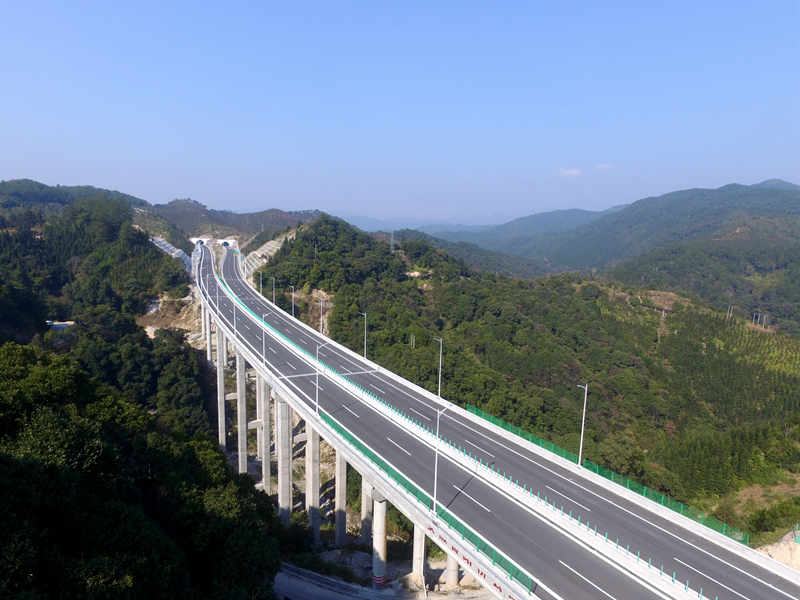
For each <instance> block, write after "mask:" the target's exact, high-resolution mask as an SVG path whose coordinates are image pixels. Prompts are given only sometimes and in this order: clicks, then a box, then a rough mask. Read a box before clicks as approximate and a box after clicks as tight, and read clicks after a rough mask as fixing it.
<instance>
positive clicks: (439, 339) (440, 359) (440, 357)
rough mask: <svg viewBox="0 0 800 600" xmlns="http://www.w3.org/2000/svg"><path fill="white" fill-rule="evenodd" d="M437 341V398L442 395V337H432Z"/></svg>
mask: <svg viewBox="0 0 800 600" xmlns="http://www.w3.org/2000/svg"><path fill="white" fill-rule="evenodd" d="M433 339H435V340H436V341H437V342H439V398H441V397H442V345H443V342H442V338H433Z"/></svg>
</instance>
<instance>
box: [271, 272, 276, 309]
mask: <svg viewBox="0 0 800 600" xmlns="http://www.w3.org/2000/svg"><path fill="white" fill-rule="evenodd" d="M270 279H272V303H273V304H275V278H274V277H270Z"/></svg>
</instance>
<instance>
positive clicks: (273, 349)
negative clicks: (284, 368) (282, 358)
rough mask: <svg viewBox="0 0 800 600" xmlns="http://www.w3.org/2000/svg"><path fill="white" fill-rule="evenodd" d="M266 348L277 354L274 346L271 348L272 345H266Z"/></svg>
mask: <svg viewBox="0 0 800 600" xmlns="http://www.w3.org/2000/svg"><path fill="white" fill-rule="evenodd" d="M267 348H269V349H270V350H272V351H273V352H274V353H275V354H277V352H275V348H273V347H272V346H267Z"/></svg>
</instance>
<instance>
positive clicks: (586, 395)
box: [577, 383, 589, 467]
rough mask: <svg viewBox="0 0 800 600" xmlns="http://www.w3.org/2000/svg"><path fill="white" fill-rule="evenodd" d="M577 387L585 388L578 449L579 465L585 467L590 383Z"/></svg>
mask: <svg viewBox="0 0 800 600" xmlns="http://www.w3.org/2000/svg"><path fill="white" fill-rule="evenodd" d="M577 387H579V388H583V419H582V420H581V445H580V448H579V449H578V466H579V467H583V432H584V431H585V429H586V400H587V399H588V398H589V384H588V383H587V384H586V385H581V384H578V385H577Z"/></svg>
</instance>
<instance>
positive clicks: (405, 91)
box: [0, 0, 800, 222]
mask: <svg viewBox="0 0 800 600" xmlns="http://www.w3.org/2000/svg"><path fill="white" fill-rule="evenodd" d="M0 74H1V76H2V93H0V179H18V178H30V179H35V180H38V181H42V182H44V183H48V184H63V185H75V184H88V185H95V186H98V187H107V188H111V189H118V190H120V191H124V192H127V193H130V194H133V195H136V196H139V197H141V198H144V199H146V200H148V201H150V202H154V203H163V202H167V201H169V200H172V199H174V198H178V197H180V198H185V197H191V198H194V199H196V200H198V201H200V202H202V203H204V204H207V205H209V206H210V207H214V208H226V209H230V210H236V211H238V212H245V211H251V210H260V209H263V208H270V207H278V208H283V209H304V208H320V209H322V210H327V211H335V210H345V211H351V212H358V213H362V214H365V215H369V216H373V217H379V218H386V217H398V216H404V217H409V216H429V217H431V218H434V219H446V220H452V221H466V220H471V221H473V222H474V221H481V220H486V221H489V222H498V221H499V220H502V219H504V218H510V217H514V216H520V215H524V214H531V213H534V212H539V211H542V210H550V209H554V208H569V207H581V208H589V209H602V208H607V207H609V206H612V205H615V204H621V203H627V202H632V201H634V200H637V199H639V198H642V197H646V196H651V195H658V194H662V193H666V192H670V191H674V190H678V189H685V188H690V187H718V186H720V185H724V184H726V183H731V182H738V183H746V184H749V183H757V182H759V181H762V180H764V179H768V178H772V177H778V178H781V179H786V180H789V181H793V182H795V183H800V2H798V1H797V0H794V1H788V2H770V1H765V2H720V3H714V2H700V3H698V2H670V3H654V2H644V3H643V2H627V3H622V2H604V3H589V2H574V3H570V2H563V1H562V2H550V3H543V2H532V1H528V2H511V1H508V2H500V3H498V2H466V1H458V2H455V1H454V2H431V1H426V2H413V1H403V2H379V1H373V2H332V1H326V2H280V3H277V2H235V3H232V2H219V3H213V2H166V3H165V2H144V1H139V2H125V3H123V2H36V1H26V2H14V3H12V2H5V3H4V6H3V9H2V18H0Z"/></svg>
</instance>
